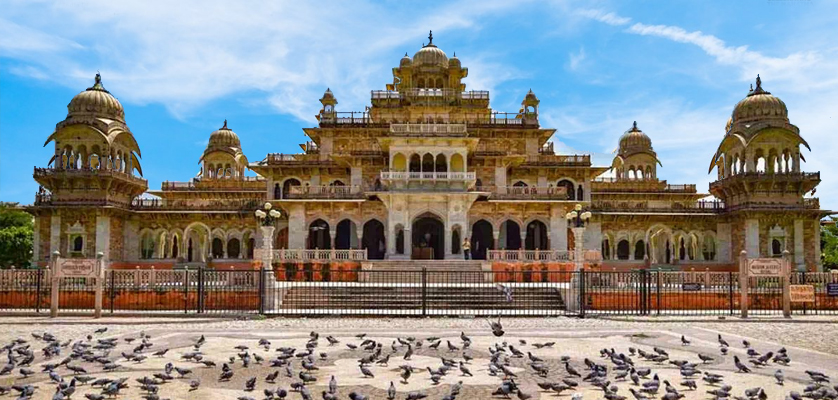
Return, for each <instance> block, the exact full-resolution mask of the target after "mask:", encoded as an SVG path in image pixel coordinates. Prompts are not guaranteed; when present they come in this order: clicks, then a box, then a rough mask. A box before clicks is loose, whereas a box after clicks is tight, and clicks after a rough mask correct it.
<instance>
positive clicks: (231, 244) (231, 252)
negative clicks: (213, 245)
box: [227, 238, 241, 258]
mask: <svg viewBox="0 0 838 400" xmlns="http://www.w3.org/2000/svg"><path fill="white" fill-rule="evenodd" d="M240 253H241V244H240V242H239V239H236V238H232V239H230V240H228V241H227V258H239V254H240Z"/></svg>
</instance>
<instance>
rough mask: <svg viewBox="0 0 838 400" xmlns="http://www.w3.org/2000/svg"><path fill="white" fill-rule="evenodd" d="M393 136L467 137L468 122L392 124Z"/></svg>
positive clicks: (391, 132)
mask: <svg viewBox="0 0 838 400" xmlns="http://www.w3.org/2000/svg"><path fill="white" fill-rule="evenodd" d="M390 135H391V136H406V137H410V136H418V137H428V136H441V137H466V136H468V132H466V124H390Z"/></svg>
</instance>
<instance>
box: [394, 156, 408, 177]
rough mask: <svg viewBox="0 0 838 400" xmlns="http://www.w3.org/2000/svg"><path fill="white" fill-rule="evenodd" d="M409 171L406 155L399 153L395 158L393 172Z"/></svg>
mask: <svg viewBox="0 0 838 400" xmlns="http://www.w3.org/2000/svg"><path fill="white" fill-rule="evenodd" d="M406 169H407V162H406V161H405V158H404V154H401V153H398V154H396V155H395V156H393V171H400V172H402V171H405V170H406Z"/></svg>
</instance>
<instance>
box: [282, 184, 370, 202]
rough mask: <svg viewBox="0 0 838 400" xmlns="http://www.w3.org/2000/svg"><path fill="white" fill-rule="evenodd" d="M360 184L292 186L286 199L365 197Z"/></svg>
mask: <svg viewBox="0 0 838 400" xmlns="http://www.w3.org/2000/svg"><path fill="white" fill-rule="evenodd" d="M363 198H364V191H363V189H362V188H361V187H360V186H325V185H320V186H291V187H290V190H289V192H288V193H286V194H285V196H284V199H288V200H296V199H363Z"/></svg>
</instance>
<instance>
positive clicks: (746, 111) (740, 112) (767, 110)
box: [731, 75, 789, 123]
mask: <svg viewBox="0 0 838 400" xmlns="http://www.w3.org/2000/svg"><path fill="white" fill-rule="evenodd" d="M731 118H733V122H734V123H739V122H749V121H756V120H763V119H782V120H785V121H788V118H789V111H788V108H786V103H783V101H782V100H780V99H779V98H777V97H774V96H772V95H771V93H770V92H767V91H765V90H764V89H763V88H762V80H761V79H760V78H759V75H757V86H756V89H753V90H751V91H749V92H748V96H747V97H745V98H744V99H742V101H740V102H739V103H737V104H736V107H734V108H733V115H732V116H731Z"/></svg>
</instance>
